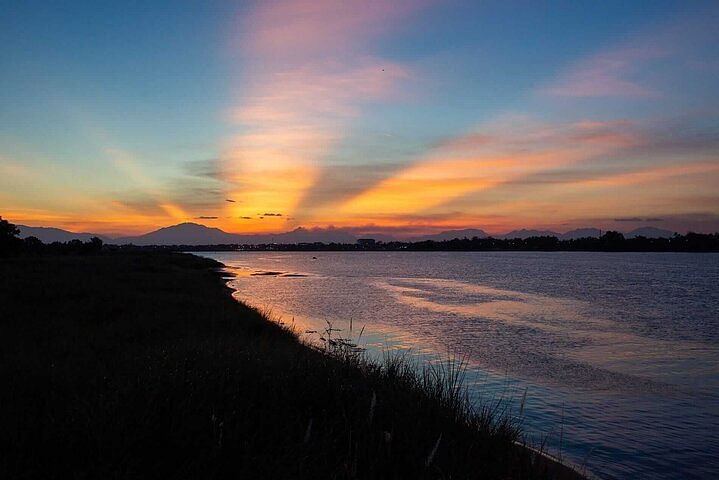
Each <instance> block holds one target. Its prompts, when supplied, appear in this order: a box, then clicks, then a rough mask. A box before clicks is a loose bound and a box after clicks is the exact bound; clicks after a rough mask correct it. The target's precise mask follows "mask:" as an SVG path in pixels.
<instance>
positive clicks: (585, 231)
mask: <svg viewBox="0 0 719 480" xmlns="http://www.w3.org/2000/svg"><path fill="white" fill-rule="evenodd" d="M601 234H602V231H601V230H599V229H598V228H577V229H574V230H570V231H568V232H564V233H563V234H562V235H561V236H560V237H559V238H560V239H561V240H576V239H578V238H599V237H600V236H601Z"/></svg>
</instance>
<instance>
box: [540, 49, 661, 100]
mask: <svg viewBox="0 0 719 480" xmlns="http://www.w3.org/2000/svg"><path fill="white" fill-rule="evenodd" d="M668 53H669V52H668V51H666V50H663V49H661V48H654V47H628V48H620V49H616V50H610V51H606V52H602V53H598V54H596V55H594V56H592V57H589V58H587V59H584V60H581V61H579V62H578V63H577V64H576V65H574V66H572V67H570V68H568V69H567V70H565V71H564V72H563V73H561V74H560V75H559V78H558V79H556V80H555V81H554V82H553V83H551V84H550V85H548V86H546V87H544V88H542V89H541V90H540V91H541V93H544V94H546V95H551V96H560V97H647V96H653V95H656V94H657V93H656V92H655V91H654V90H653V89H652V88H650V87H648V86H647V85H644V84H642V83H641V82H640V81H639V80H637V79H636V78H635V77H636V74H638V73H639V72H640V70H641V68H642V67H643V66H644V65H645V64H647V63H648V62H650V61H652V60H656V59H659V58H662V57H665V56H667V55H668Z"/></svg>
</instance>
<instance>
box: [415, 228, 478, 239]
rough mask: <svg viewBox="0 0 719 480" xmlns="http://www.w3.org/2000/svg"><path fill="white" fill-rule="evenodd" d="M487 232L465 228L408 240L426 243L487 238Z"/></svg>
mask: <svg viewBox="0 0 719 480" xmlns="http://www.w3.org/2000/svg"><path fill="white" fill-rule="evenodd" d="M488 236H489V235H487V232H485V231H484V230H479V229H477V228H465V229H462V230H447V231H444V232H439V233H435V234H434V235H423V236H420V237H413V238H409V239H407V241H408V242H425V241H428V240H432V241H435V242H441V241H443V240H454V239H455V238H459V239H462V238H470V239H471V238H474V237H477V238H487V237H488Z"/></svg>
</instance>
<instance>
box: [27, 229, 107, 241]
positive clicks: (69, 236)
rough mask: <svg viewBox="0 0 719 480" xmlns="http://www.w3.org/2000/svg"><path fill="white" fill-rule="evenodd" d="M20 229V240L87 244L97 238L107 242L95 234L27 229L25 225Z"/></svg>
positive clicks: (104, 238)
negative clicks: (33, 239) (32, 238)
mask: <svg viewBox="0 0 719 480" xmlns="http://www.w3.org/2000/svg"><path fill="white" fill-rule="evenodd" d="M17 228H19V229H20V238H27V237H37V238H39V239H40V241H41V242H43V243H52V242H69V241H71V240H81V241H83V242H87V241H88V240H90V239H91V238H92V237H99V238H101V239H102V240H103V241H107V238H106V237H103V236H102V235H97V234H95V233H85V232H82V233H79V232H70V231H67V230H62V229H60V228H52V227H28V226H27V225H17Z"/></svg>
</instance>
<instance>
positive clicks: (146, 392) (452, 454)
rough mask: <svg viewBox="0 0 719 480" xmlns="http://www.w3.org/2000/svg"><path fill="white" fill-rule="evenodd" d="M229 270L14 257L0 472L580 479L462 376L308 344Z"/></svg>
mask: <svg viewBox="0 0 719 480" xmlns="http://www.w3.org/2000/svg"><path fill="white" fill-rule="evenodd" d="M216 266H217V265H216V264H214V263H213V262H212V261H210V260H206V259H201V258H198V257H193V256H190V255H181V254H132V253H123V254H108V255H103V254H97V255H87V256H81V255H79V256H78V255H76V256H37V257H20V258H11V259H0V382H1V383H2V385H3V388H2V389H0V436H1V437H0V442H1V443H0V449H1V450H2V455H0V477H2V478H68V477H72V478H217V477H233V478H572V477H573V474H572V473H571V472H569V471H567V470H565V469H562V468H559V467H557V466H556V465H554V464H551V463H547V462H545V461H542V460H541V458H539V457H537V456H536V455H533V454H531V453H530V452H528V451H527V450H526V449H523V448H520V447H516V446H515V445H514V444H513V442H514V441H515V440H516V439H517V438H518V431H517V428H516V425H513V424H511V423H510V422H507V421H505V419H503V418H501V417H496V416H493V415H492V414H491V412H487V411H485V410H479V411H471V410H470V409H468V406H467V405H466V403H465V402H464V401H463V397H462V396H461V392H460V391H459V390H458V389H456V388H453V384H452V381H451V378H452V377H451V376H450V377H449V379H448V377H446V376H444V377H442V376H441V375H432V374H428V375H425V376H424V377H423V376H421V375H420V376H418V375H415V374H414V373H412V372H411V371H410V370H408V369H407V368H406V367H405V366H404V365H403V364H401V363H395V364H391V365H388V366H386V367H384V368H380V367H377V366H372V365H368V364H366V363H365V362H362V361H361V360H358V359H356V358H354V357H352V358H350V359H344V360H343V359H342V358H338V357H337V356H336V355H335V356H333V355H327V354H326V353H322V352H319V351H317V350H315V349H312V348H309V347H308V346H306V345H303V344H302V343H300V342H299V341H298V340H297V338H296V337H295V336H294V335H292V334H291V333H290V332H288V331H287V330H285V329H284V328H282V327H280V326H279V325H277V324H275V323H273V322H270V321H268V320H267V319H265V318H264V317H263V316H262V315H260V314H259V313H258V312H256V311H255V310H252V309H249V308H247V307H245V306H243V305H241V304H239V303H237V302H235V301H234V300H233V299H232V298H231V297H230V295H229V294H228V290H227V289H226V287H224V285H222V282H221V280H220V278H219V276H218V274H217V273H216V272H215V271H214V268H215V267H216Z"/></svg>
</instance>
